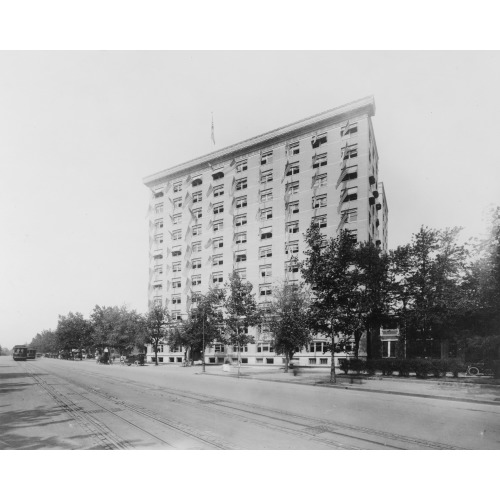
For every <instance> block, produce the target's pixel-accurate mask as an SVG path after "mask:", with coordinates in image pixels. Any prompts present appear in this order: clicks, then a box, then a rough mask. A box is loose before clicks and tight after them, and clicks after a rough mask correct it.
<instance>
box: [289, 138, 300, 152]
mask: <svg viewBox="0 0 500 500" xmlns="http://www.w3.org/2000/svg"><path fill="white" fill-rule="evenodd" d="M299 153H300V144H299V142H298V141H297V142H294V143H293V144H290V145H289V146H288V155H289V156H295V155H298V154H299Z"/></svg>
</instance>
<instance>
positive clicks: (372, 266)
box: [353, 242, 391, 358]
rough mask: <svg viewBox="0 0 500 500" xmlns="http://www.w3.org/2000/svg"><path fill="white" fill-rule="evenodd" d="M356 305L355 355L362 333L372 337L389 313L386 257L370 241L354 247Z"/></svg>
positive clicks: (368, 338)
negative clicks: (361, 325)
mask: <svg viewBox="0 0 500 500" xmlns="http://www.w3.org/2000/svg"><path fill="white" fill-rule="evenodd" d="M355 265H356V267H355V274H356V275H355V276H354V278H355V280H356V281H357V299H356V307H357V310H358V316H359V319H360V321H361V322H362V324H363V327H362V328H355V330H354V333H353V335H354V355H355V356H356V358H357V357H358V353H359V342H360V339H361V335H362V334H363V333H364V332H366V336H367V342H368V343H369V346H368V347H369V349H368V351H369V354H370V355H371V354H372V353H371V349H370V347H371V339H372V337H373V336H374V335H375V334H376V332H378V331H379V329H380V327H381V325H382V324H383V323H384V321H386V320H387V318H388V317H389V315H390V291H391V287H390V282H389V257H388V255H387V254H385V253H383V252H382V251H381V250H380V248H378V247H376V246H375V245H374V244H373V243H371V242H369V243H361V244H360V245H359V246H358V247H357V248H356V250H355Z"/></svg>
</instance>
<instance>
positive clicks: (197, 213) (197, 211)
mask: <svg viewBox="0 0 500 500" xmlns="http://www.w3.org/2000/svg"><path fill="white" fill-rule="evenodd" d="M191 213H192V214H193V217H194V218H195V219H201V217H202V215H203V214H202V212H201V208H195V209H194V210H193V211H192V212H191Z"/></svg>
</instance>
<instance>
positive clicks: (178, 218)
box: [172, 214, 182, 225]
mask: <svg viewBox="0 0 500 500" xmlns="http://www.w3.org/2000/svg"><path fill="white" fill-rule="evenodd" d="M181 222H182V215H181V214H175V215H174V216H173V217H172V224H174V225H176V224H180V223H181Z"/></svg>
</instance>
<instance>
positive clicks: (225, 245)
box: [144, 97, 388, 365]
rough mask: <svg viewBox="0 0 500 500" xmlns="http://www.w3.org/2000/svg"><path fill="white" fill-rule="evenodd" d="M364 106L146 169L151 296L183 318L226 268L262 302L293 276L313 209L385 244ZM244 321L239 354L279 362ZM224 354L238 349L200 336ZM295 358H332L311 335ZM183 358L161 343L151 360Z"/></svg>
mask: <svg viewBox="0 0 500 500" xmlns="http://www.w3.org/2000/svg"><path fill="white" fill-rule="evenodd" d="M374 114H375V102H374V100H373V98H371V97H370V98H365V99H361V100H359V101H355V102H352V103H350V104H346V105H344V106H340V107H338V108H335V109H331V110H329V111H325V112H323V113H320V114H317V115H315V116H312V117H310V118H305V119H303V120H300V121H298V122H295V123H293V124H291V125H286V126H284V127H281V128H278V129H276V130H273V131H271V132H268V133H265V134H262V135H259V136H257V137H254V138H252V139H248V140H246V141H243V142H240V143H238V144H235V145H233V146H229V147H227V148H224V149H221V150H219V151H215V152H213V153H210V154H207V155H205V156H203V157H201V158H197V159H195V160H191V161H188V162H186V163H183V164H180V165H177V166H174V167H171V168H168V169H166V170H163V171H161V172H158V173H156V174H153V175H150V176H148V177H146V178H145V179H144V184H145V185H146V186H148V187H149V188H150V189H151V204H150V216H149V219H150V222H149V224H150V233H149V241H150V262H149V268H150V278H149V304H150V305H151V304H153V303H156V304H161V305H164V306H167V307H168V309H169V311H170V313H171V314H172V316H173V317H174V318H185V317H186V316H187V313H188V311H189V309H190V308H191V307H195V304H196V302H197V300H198V297H199V295H200V294H201V293H205V292H206V291H207V290H208V288H209V286H216V285H222V283H223V282H224V281H226V280H227V278H228V275H229V274H230V273H231V272H232V271H233V269H235V270H237V271H238V273H239V274H240V276H241V277H242V278H244V279H246V280H248V281H251V282H252V284H253V286H254V291H255V292H256V296H257V298H258V301H259V303H260V305H261V306H262V307H265V305H266V301H268V300H269V299H270V296H271V294H272V286H273V283H274V282H276V281H280V280H281V281H283V280H287V281H288V282H289V283H294V282H297V281H298V280H299V269H298V266H297V265H296V264H294V261H293V258H297V259H299V260H301V259H302V258H303V252H304V250H305V243H304V240H303V236H302V235H303V233H305V231H306V229H307V228H308V227H309V225H310V223H311V221H313V222H314V223H315V224H317V225H318V226H319V227H320V228H321V230H322V232H324V234H326V235H327V236H329V237H330V236H335V235H336V234H337V233H338V232H339V231H340V230H341V229H347V230H349V231H350V233H351V235H352V237H353V238H356V240H357V241H372V242H374V243H375V244H376V245H379V246H380V247H381V248H382V249H383V250H386V249H387V220H388V210H387V202H386V194H385V191H384V188H383V184H382V183H381V182H379V171H378V158H379V156H378V151H377V145H376V142H375V135H374V131H373V125H372V122H371V117H372V116H373V115H374ZM250 333H254V334H255V338H256V343H255V344H250V345H248V346H245V347H244V352H243V353H242V358H243V362H245V363H249V364H276V363H279V364H281V363H282V358H281V356H279V357H278V356H276V355H275V354H274V352H273V346H272V344H271V342H270V338H269V336H267V335H266V334H265V333H263V334H260V336H259V335H258V334H257V332H250ZM149 351H150V350H148V358H149V359H151V354H152V353H151V352H149ZM226 356H229V357H234V358H236V357H237V354H236V352H235V350H234V349H233V347H232V346H224V345H222V344H220V345H214V346H210V348H208V349H207V353H206V362H207V363H217V362H223V360H224V358H225V357H226ZM339 357H342V355H340V356H339ZM297 358H298V360H297V361H296V362H298V363H300V364H301V365H303V364H305V365H315V364H317V365H328V364H330V356H329V355H328V354H323V341H322V340H321V339H318V340H317V341H315V342H313V343H312V344H311V345H310V347H309V349H308V350H307V351H304V352H302V353H300V354H299V355H298V356H297ZM182 360H183V352H182V351H177V352H170V350H169V348H168V346H166V345H165V346H161V352H160V354H159V362H164V363H178V362H181V361H182Z"/></svg>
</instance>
